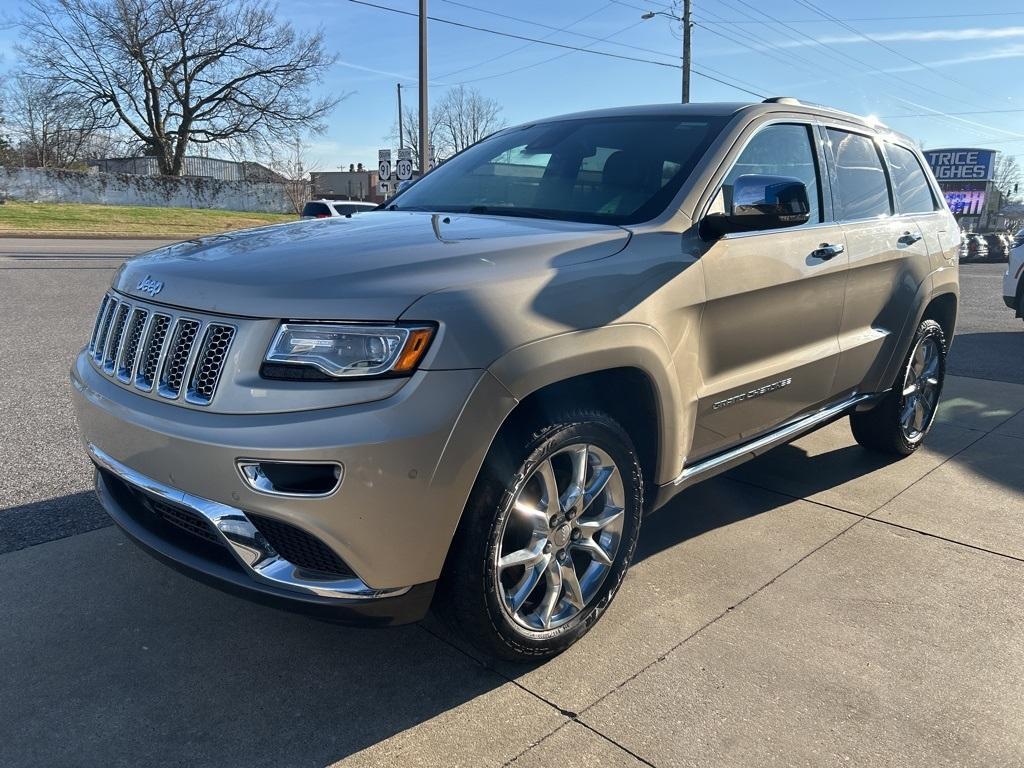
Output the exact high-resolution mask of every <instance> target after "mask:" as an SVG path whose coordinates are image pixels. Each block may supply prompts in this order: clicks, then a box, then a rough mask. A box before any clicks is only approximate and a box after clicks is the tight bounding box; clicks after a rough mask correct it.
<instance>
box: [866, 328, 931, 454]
mask: <svg viewBox="0 0 1024 768" xmlns="http://www.w3.org/2000/svg"><path fill="white" fill-rule="evenodd" d="M945 378H946V337H945V335H944V334H943V333H942V326H940V325H939V324H938V323H937V322H935V321H934V320H924V321H922V322H921V325H919V326H918V329H917V334H916V335H915V336H914V344H913V346H911V348H910V354H909V355H908V356H907V359H906V361H905V363H904V365H903V368H902V369H901V371H900V375H899V377H898V378H897V380H896V382H895V385H894V386H893V388H892V390H891V391H890V392H889V393H888V394H887V395H886V396H885V398H884V399H883V400H882V402H880V403H879V404H878V405H877V406H876V407H875V408H873V409H872V410H870V411H866V412H864V413H853V414H851V415H850V427H851V428H852V429H853V436H854V439H856V441H857V442H858V443H860V444H861V445H863V446H864V447H865V448H870V449H872V450H875V451H881V452H883V453H891V454H895V455H897V456H909V455H910V454H911V453H913V452H914V451H916V450H917V448H918V447H919V446H920V445H921V443H922V442H923V441H924V438H925V435H927V434H928V431H929V430H930V429H931V427H932V422H934V421H935V413H936V411H937V410H938V406H939V396H940V395H941V394H942V384H943V382H944V381H945Z"/></svg>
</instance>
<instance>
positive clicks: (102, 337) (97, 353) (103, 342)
mask: <svg viewBox="0 0 1024 768" xmlns="http://www.w3.org/2000/svg"><path fill="white" fill-rule="evenodd" d="M107 298H108V299H109V301H108V302H107V311H106V314H104V316H103V321H102V323H101V327H100V333H99V336H97V337H96V345H95V349H93V355H92V359H93V360H95V361H96V362H97V363H99V362H102V360H103V355H104V354H105V353H106V351H107V336H109V335H110V324H111V322H113V320H114V311H115V310H116V309H117V304H118V301H117V299H115V298H113V297H110V296H108V297H107Z"/></svg>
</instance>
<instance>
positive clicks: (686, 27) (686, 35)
mask: <svg viewBox="0 0 1024 768" xmlns="http://www.w3.org/2000/svg"><path fill="white" fill-rule="evenodd" d="M655 16H664V17H665V18H666V19H672V20H673V21H678V22H679V23H680V24H682V27H683V104H689V103H690V28H691V27H693V22H692V21H691V20H690V0H683V16H682V18H680V17H679V16H676V15H675V14H674V13H666V12H665V11H647V12H646V13H644V14H642V15H641V16H640V18H641V19H643V20H644V21H647V20H648V19H653V18H654V17H655Z"/></svg>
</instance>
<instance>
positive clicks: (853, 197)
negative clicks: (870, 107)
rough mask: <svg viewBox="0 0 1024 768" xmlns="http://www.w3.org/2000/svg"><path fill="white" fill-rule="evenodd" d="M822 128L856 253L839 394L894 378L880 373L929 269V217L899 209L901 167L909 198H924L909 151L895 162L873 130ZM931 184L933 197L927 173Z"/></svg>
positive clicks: (840, 215) (841, 214)
mask: <svg viewBox="0 0 1024 768" xmlns="http://www.w3.org/2000/svg"><path fill="white" fill-rule="evenodd" d="M823 131H824V136H825V139H826V146H827V147H828V150H829V157H830V168H831V172H832V178H831V181H832V185H831V186H832V197H833V204H834V207H835V212H836V219H837V220H838V221H840V222H841V223H842V227H843V231H844V233H845V235H846V246H847V253H848V254H849V259H850V261H849V276H848V280H847V288H846V297H845V301H844V305H843V316H842V322H841V324H840V328H839V346H840V349H841V350H842V355H841V358H840V365H839V367H838V369H837V372H836V381H835V386H834V388H835V390H836V393H837V394H844V393H849V392H853V391H875V390H876V389H879V388H884V387H885V386H888V384H887V383H886V384H880V383H879V382H877V381H875V379H876V378H877V376H878V375H880V373H881V371H882V370H883V369H884V368H885V366H886V364H887V363H888V361H889V358H890V357H891V356H892V354H893V352H894V350H895V346H896V344H897V343H898V341H899V338H900V334H901V332H902V330H903V327H904V324H905V323H906V322H907V318H908V315H909V313H910V311H911V309H912V307H913V306H914V297H915V295H916V293H917V289H918V286H919V285H920V284H921V281H922V280H923V279H924V278H925V276H926V275H927V274H928V271H929V259H928V246H927V245H926V243H925V240H924V231H923V230H922V226H921V225H922V223H927V222H924V221H923V220H922V219H919V217H918V213H915V212H913V211H911V210H908V211H907V212H906V213H902V212H901V211H900V209H899V207H898V206H897V201H896V194H895V192H894V190H893V187H892V176H893V174H896V173H898V174H899V179H900V186H899V190H900V194H901V196H902V198H903V200H902V203H903V204H904V205H908V206H909V207H911V208H913V207H919V206H920V205H921V201H922V200H923V199H924V198H923V197H921V196H920V194H919V191H917V192H915V190H914V186H915V185H914V182H913V180H912V178H904V177H905V176H907V175H908V174H911V173H912V171H913V168H912V167H911V166H907V165H905V163H906V158H902V159H901V160H900V161H899V163H898V164H897V166H898V167H897V166H894V167H893V168H892V169H890V167H889V165H888V163H887V161H886V156H885V154H884V151H883V146H882V142H881V141H880V140H879V139H878V138H877V137H875V136H873V135H872V134H871V133H869V132H867V131H864V130H863V129H861V130H860V131H858V130H857V129H854V128H847V127H846V126H845V125H844V126H842V127H839V126H838V125H826V126H823ZM911 159H914V162H915V163H916V162H917V161H916V159H915V158H913V157H912V158H911ZM918 170H920V169H918ZM925 185H926V190H925V192H926V194H927V195H928V196H929V198H928V199H929V205H933V204H934V201H932V200H931V197H930V195H931V188H930V186H928V185H927V180H925ZM912 201H915V202H912ZM929 228H931V225H929Z"/></svg>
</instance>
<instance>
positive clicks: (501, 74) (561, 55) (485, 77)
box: [462, 21, 643, 83]
mask: <svg viewBox="0 0 1024 768" xmlns="http://www.w3.org/2000/svg"><path fill="white" fill-rule="evenodd" d="M641 24H643V22H642V21H638V22H637V23H636V24H630V25H629V26H628V27H625V28H623V29H620V30H618V31H617V32H612V34H610V35H608V36H607V37H605V38H599V39H597V40H596V41H595V42H593V43H590V45H588V46H586V48H587V49H588V50H589V48H590V46H591V45H597V43H599V42H605V41H606V40H607V39H608V38H610V37H613V36H615V35H621V34H622V33H623V32H628V31H629V30H631V29H633V28H634V27H638V26H640V25H641ZM574 53H576V51H565V52H563V53H556V54H555V55H554V56H550V57H548V58H546V59H541V60H540V61H535V62H533V63H532V64H524V65H522V66H520V67H515V68H514V69H509V70H506V71H504V72H498V73H496V74H493V75H483V76H482V77H474V78H472V79H470V80H463V81H462V83H476V82H479V81H481V80H493V79H494V78H496V77H505V76H506V75H512V74H515V73H516V72H522V71H523V70H524V69H532V68H533V67H539V66H541V65H542V64H548V63H550V62H552V61H557V60H558V59H563V58H565V57H566V56H572V54H574Z"/></svg>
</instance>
